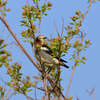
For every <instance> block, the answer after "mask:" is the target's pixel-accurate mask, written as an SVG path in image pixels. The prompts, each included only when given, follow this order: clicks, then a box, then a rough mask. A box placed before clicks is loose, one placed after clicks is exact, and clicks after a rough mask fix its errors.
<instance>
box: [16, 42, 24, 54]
mask: <svg viewBox="0 0 100 100" xmlns="http://www.w3.org/2000/svg"><path fill="white" fill-rule="evenodd" d="M14 44H15V45H16V46H17V47H18V48H19V49H20V50H21V51H22V52H23V50H22V49H21V47H20V46H19V45H18V44H17V43H14ZM23 53H24V52H23Z"/></svg>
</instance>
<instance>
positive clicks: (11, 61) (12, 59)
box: [10, 44, 13, 65]
mask: <svg viewBox="0 0 100 100" xmlns="http://www.w3.org/2000/svg"><path fill="white" fill-rule="evenodd" d="M10 54H11V64H12V65H13V61H12V60H13V59H12V44H11V46H10Z"/></svg>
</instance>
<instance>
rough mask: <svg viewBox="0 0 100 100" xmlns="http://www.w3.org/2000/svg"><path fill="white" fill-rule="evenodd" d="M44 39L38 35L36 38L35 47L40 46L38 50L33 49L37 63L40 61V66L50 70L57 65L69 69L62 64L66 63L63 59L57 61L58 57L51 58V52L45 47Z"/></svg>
mask: <svg viewBox="0 0 100 100" xmlns="http://www.w3.org/2000/svg"><path fill="white" fill-rule="evenodd" d="M46 38H47V37H45V36H43V35H39V36H37V37H36V40H35V45H36V46H37V45H40V48H38V49H37V47H35V57H36V58H37V60H38V61H39V62H40V60H41V64H43V66H47V67H49V68H51V69H52V68H54V67H55V66H57V65H61V66H64V67H65V68H69V66H67V65H66V64H64V63H67V61H65V60H63V59H59V58H58V57H53V55H52V54H53V51H52V50H51V49H50V48H49V47H48V46H47V45H45V39H46ZM40 57H41V59H40Z"/></svg>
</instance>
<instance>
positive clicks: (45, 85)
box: [43, 76, 50, 100]
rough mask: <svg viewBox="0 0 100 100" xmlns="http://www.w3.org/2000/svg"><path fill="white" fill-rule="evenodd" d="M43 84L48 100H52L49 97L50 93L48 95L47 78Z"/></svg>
mask: <svg viewBox="0 0 100 100" xmlns="http://www.w3.org/2000/svg"><path fill="white" fill-rule="evenodd" d="M43 83H44V88H45V90H46V91H45V92H46V97H47V100H50V96H49V93H48V88H47V84H46V76H45V78H44V79H43Z"/></svg>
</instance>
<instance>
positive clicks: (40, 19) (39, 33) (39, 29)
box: [39, 19, 41, 35]
mask: <svg viewBox="0 0 100 100" xmlns="http://www.w3.org/2000/svg"><path fill="white" fill-rule="evenodd" d="M40 24H41V19H39V35H40V34H41V32H40V27H41V26H40Z"/></svg>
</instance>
